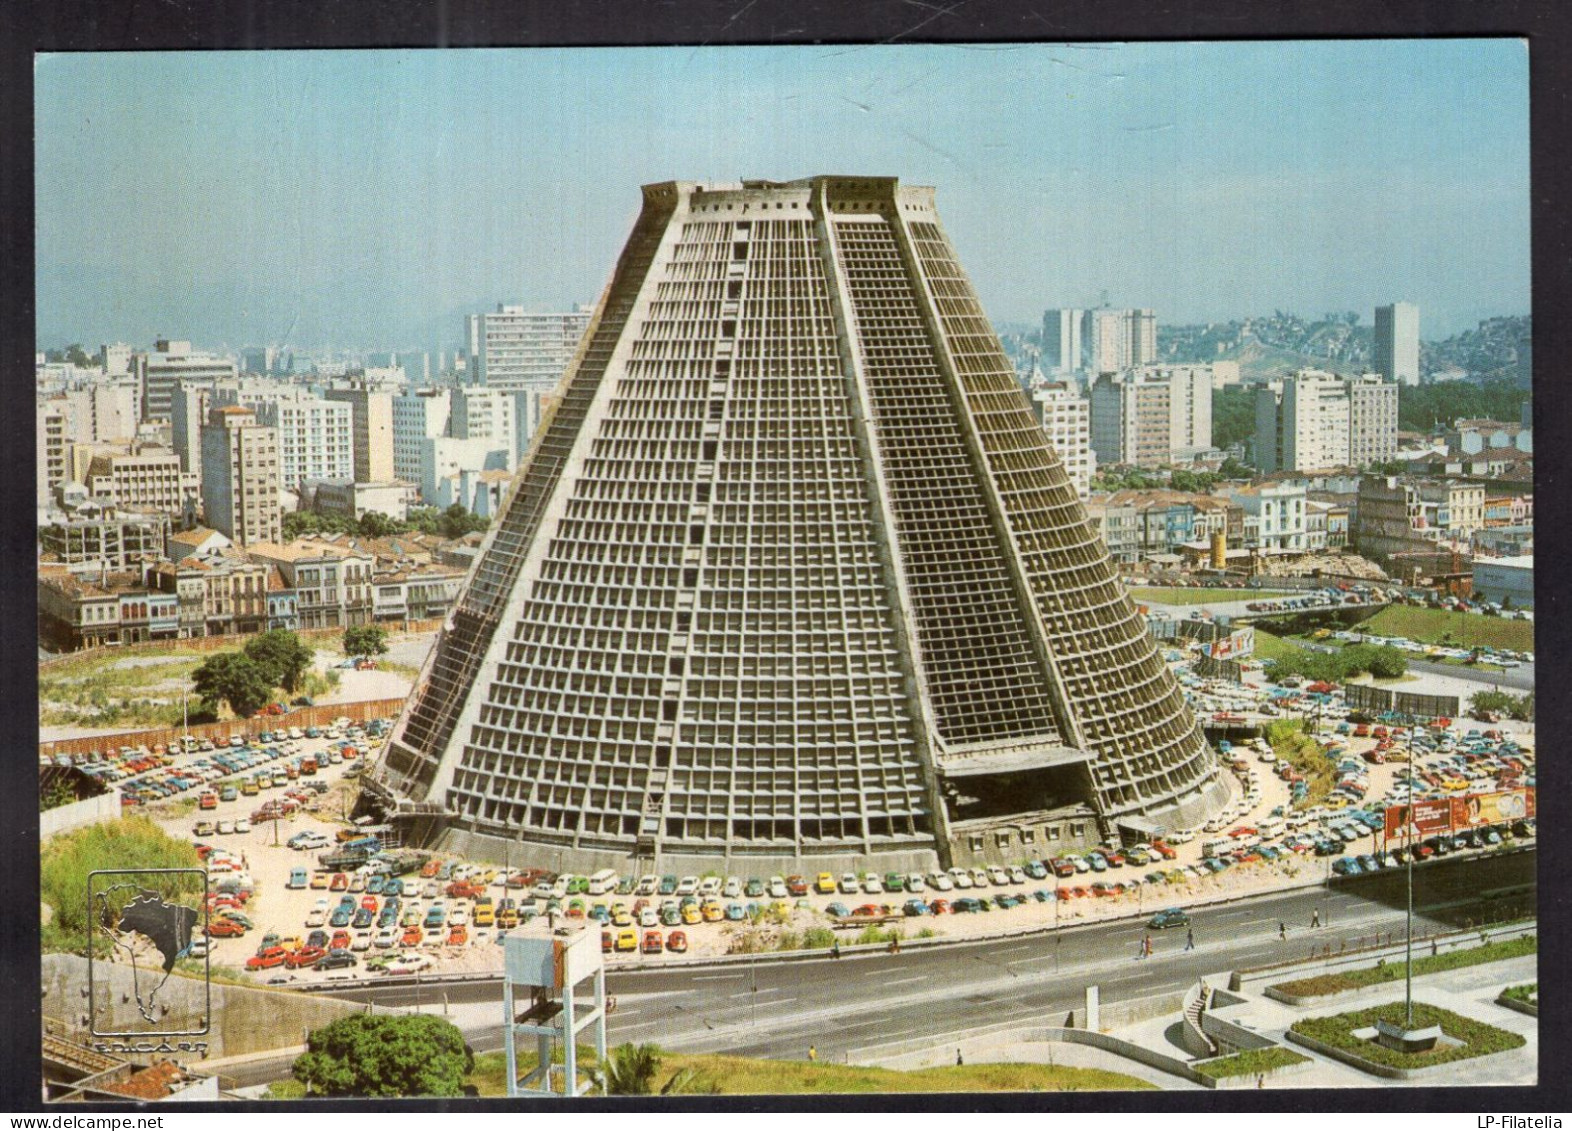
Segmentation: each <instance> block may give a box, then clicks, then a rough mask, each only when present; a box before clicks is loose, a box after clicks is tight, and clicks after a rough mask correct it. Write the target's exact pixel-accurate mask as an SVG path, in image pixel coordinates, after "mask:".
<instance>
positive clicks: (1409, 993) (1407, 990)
mask: <svg viewBox="0 0 1572 1131" xmlns="http://www.w3.org/2000/svg"><path fill="white" fill-rule="evenodd" d="M1414 818H1415V814H1414V716H1413V715H1412V714H1410V715H1409V716H1408V827H1409V830H1410V831H1409V835H1408V869H1407V871H1408V915H1407V932H1408V942H1407V951H1408V955H1407V961H1406V962H1405V963H1404V964H1403V983H1404V990H1403V998H1404V1005H1403V1025H1404V1027H1405V1028H1407V1029H1410V1030H1412V1029H1413V1027H1414V836H1413V831H1412V830H1413V828H1414Z"/></svg>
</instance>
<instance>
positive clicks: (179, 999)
mask: <svg viewBox="0 0 1572 1131" xmlns="http://www.w3.org/2000/svg"><path fill="white" fill-rule="evenodd" d="M162 975H163V971H161V970H158V969H156V968H155V969H154V970H152V971H151V972H149V971H148V970H146V969H143V970H142V971H141V974H140V978H141V984H142V987H143V993H144V995H146V993H147V991H148V989H149V988H150V985H149V983H154V984H156V980H157V979H158V978H160V977H162ZM135 977H137V974H136V972H134V971H133V970H132V969H131V968H130V967H129V966H123V965H117V964H112V963H109V962H105V961H102V960H100V961H98V962H97V963H95V964H94V968H93V978H94V990H95V993H96V995H97V999H98V1002H99V1010H98V1014H97V1016H98V1019H99V1020H98V1027H99V1028H100V1029H105V1028H115V1029H143V1028H146V1027H147V1022H146V1021H145V1020H144V1019H143V1018H142V1016H141V1014H140V1013H139V1011H138V1006H137V1000H136V996H135V993H134V983H133V979H134V978H135ZM87 987H88V977H87V959H85V958H83V957H81V956H79V955H74V954H46V955H44V956H43V992H44V999H43V1000H44V1004H43V1009H44V1014H45V1016H46V1017H51V1018H53V1019H54V1020H55V1021H56V1022H58V1023H59V1024H61V1025H63V1026H64V1027H65V1030H66V1031H67V1032H68V1033H70V1034H71V1035H72V1036H73V1037H74V1038H76V1039H79V1040H81V1039H84V1038H85V1039H87V1040H111V1039H114V1038H91V1037H86V1026H84V1025H83V1024H82V1022H81V1018H82V1016H83V1015H84V1014H88V1013H89V1012H90V1011H89V1009H88V999H87V997H86V996H85V991H86V990H87ZM156 1001H157V1002H158V1003H159V1007H158V1008H156V1009H155V1015H156V1016H158V1017H159V1019H160V1023H161V1024H166V1025H169V1027H170V1028H175V1027H180V1028H198V1027H200V1021H199V1019H200V1018H201V1017H202V1016H203V1014H204V1012H205V1010H206V1008H207V1004H208V1003H207V1000H206V991H205V988H204V986H203V981H202V979H200V978H192V977H182V976H181V975H180V974H178V973H177V974H172V975H170V977H169V980H168V981H167V982H165V983H164V985H163V986H162V987H161V988H160V989H159V991H158V996H157V998H156ZM165 1002H167V1003H168V1005H169V1012H168V1013H167V1015H166V1014H164V1013H163V1011H162V1008H161V1007H162V1004H163V1003H165ZM211 1006H212V1013H211V1017H212V1030H211V1031H210V1032H209V1033H207V1034H205V1035H203V1036H195V1037H172V1038H170V1042H171V1043H172V1044H173V1043H175V1042H177V1041H182V1040H184V1041H206V1042H207V1043H208V1050H207V1053H208V1057H209V1058H210V1059H215V1060H216V1059H219V1058H224V1057H236V1056H245V1055H249V1054H253V1053H260V1052H268V1051H271V1050H273V1049H276V1048H280V1047H288V1046H292V1045H298V1044H301V1043H302V1042H303V1041H304V1040H305V1033H307V1032H308V1031H310V1030H312V1029H317V1028H320V1027H321V1026H323V1025H326V1024H328V1023H329V1022H331V1021H336V1020H337V1019H338V1018H340V1017H346V1016H349V1015H350V1014H353V1013H365V1012H368V1009H367V1007H366V1006H365V1005H364V1004H362V1003H359V1002H346V1001H336V1000H334V999H332V998H323V997H310V996H306V995H304V994H293V993H288V992H283V991H279V990H273V989H264V988H252V987H248V986H236V985H230V984H228V983H224V982H214V983H213V987H212V1003H211ZM377 1011H378V1012H383V1013H402V1012H404V1011H403V1010H390V1009H386V1008H381V1007H379V1008H378V1010H377ZM177 1059H178V1057H177ZM191 1059H192V1060H193V1061H195V1060H197V1059H199V1058H198V1057H192V1058H191Z"/></svg>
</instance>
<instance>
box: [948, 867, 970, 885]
mask: <svg viewBox="0 0 1572 1131" xmlns="http://www.w3.org/2000/svg"><path fill="white" fill-rule="evenodd" d="M950 880H951V881H952V882H953V883H954V884H955V886H956V887H957V888H969V887H972V886H973V884H972V874H971V873H970V872H968V871H967V870H966V869H965V868H951V869H950Z"/></svg>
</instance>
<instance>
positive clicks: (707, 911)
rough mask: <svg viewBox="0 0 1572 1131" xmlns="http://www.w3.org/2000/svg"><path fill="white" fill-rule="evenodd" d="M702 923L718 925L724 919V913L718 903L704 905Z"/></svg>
mask: <svg viewBox="0 0 1572 1131" xmlns="http://www.w3.org/2000/svg"><path fill="white" fill-rule="evenodd" d="M703 913H704V921H705V922H706V923H719V922H720V921H721V920H722V919H724V918H726V912H725V911H724V910H722V909H721V905H720V904H718V903H706V904H705V905H704V907H703Z"/></svg>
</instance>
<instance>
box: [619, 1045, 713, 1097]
mask: <svg viewBox="0 0 1572 1131" xmlns="http://www.w3.org/2000/svg"><path fill="white" fill-rule="evenodd" d="M660 1066H661V1050H660V1046H659V1045H652V1044H643V1045H633V1044H627V1045H618V1046H617V1047H616V1048H614V1049H612V1050H611V1054H610V1055H609V1056H607V1057H606V1059H605V1060H604V1061H603V1062H601V1064H600V1066H599V1067H597V1068H596V1069H595V1070H594V1072H593V1073H592V1077H593V1079H594V1081H595V1084H596V1086H597V1087H599V1088H600V1090H601V1093H602V1094H603V1095H607V1096H648V1095H654V1094H655V1077H656V1076H658V1075H659V1074H660ZM695 1093H698V1094H703V1095H711V1096H713V1095H719V1094H720V1085H718V1084H715V1083H711V1082H709V1081H706V1080H704V1079H702V1078H701V1077H700V1076H699V1075H698V1073H696V1072H695V1071H694V1070H693V1069H691V1068H683V1069H679V1070H678V1071H676V1072H674V1073H672V1076H671V1079H669V1080H667V1081H666V1083H665V1084H663V1085H662V1086H661V1089H660V1095H663V1096H680V1095H693V1094H695Z"/></svg>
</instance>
